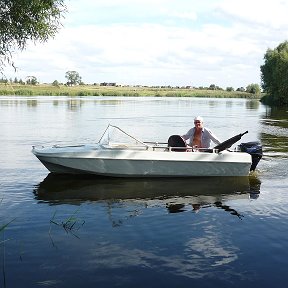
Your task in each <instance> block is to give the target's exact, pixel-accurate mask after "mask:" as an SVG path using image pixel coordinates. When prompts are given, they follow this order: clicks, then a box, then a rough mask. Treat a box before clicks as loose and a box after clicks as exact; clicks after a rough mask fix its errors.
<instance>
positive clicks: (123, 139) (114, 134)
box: [99, 124, 149, 147]
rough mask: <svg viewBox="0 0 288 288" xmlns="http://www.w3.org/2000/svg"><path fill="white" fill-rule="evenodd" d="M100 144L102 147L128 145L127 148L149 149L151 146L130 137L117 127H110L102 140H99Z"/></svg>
mask: <svg viewBox="0 0 288 288" xmlns="http://www.w3.org/2000/svg"><path fill="white" fill-rule="evenodd" d="M99 144H102V145H110V146H112V145H126V146H141V147H143V146H145V147H149V145H147V144H145V143H144V142H142V141H140V140H138V139H136V138H135V137H133V136H131V135H129V134H128V133H126V132H125V131H123V130H122V129H120V128H119V127H117V126H113V125H110V124H109V125H108V127H107V128H106V130H105V132H104V134H103V135H102V137H101V139H100V140H99Z"/></svg>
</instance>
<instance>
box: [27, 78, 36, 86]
mask: <svg viewBox="0 0 288 288" xmlns="http://www.w3.org/2000/svg"><path fill="white" fill-rule="evenodd" d="M26 78H27V80H26V83H27V84H28V85H37V84H38V81H37V78H36V77H35V76H28V77H26Z"/></svg>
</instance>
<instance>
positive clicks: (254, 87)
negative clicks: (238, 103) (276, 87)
mask: <svg viewBox="0 0 288 288" xmlns="http://www.w3.org/2000/svg"><path fill="white" fill-rule="evenodd" d="M246 92H247V93H251V94H257V95H258V94H260V93H261V89H260V86H259V85H258V84H254V83H253V84H249V85H248V86H247V87H246Z"/></svg>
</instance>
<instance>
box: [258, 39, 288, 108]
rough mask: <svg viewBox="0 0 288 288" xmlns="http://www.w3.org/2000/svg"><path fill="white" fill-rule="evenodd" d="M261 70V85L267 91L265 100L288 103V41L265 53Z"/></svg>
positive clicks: (277, 103)
mask: <svg viewBox="0 0 288 288" xmlns="http://www.w3.org/2000/svg"><path fill="white" fill-rule="evenodd" d="M260 70H261V86H262V88H263V90H264V92H266V93H267V97H266V98H265V99H266V100H265V102H270V103H273V104H276V105H283V104H284V105H287V104H288V41H285V42H283V43H281V44H280V45H278V46H277V47H276V48H275V49H268V50H267V52H266V54H265V55H264V64H263V65H262V66H261V67H260Z"/></svg>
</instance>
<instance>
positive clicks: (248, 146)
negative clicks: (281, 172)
mask: <svg viewBox="0 0 288 288" xmlns="http://www.w3.org/2000/svg"><path fill="white" fill-rule="evenodd" d="M239 148H240V150H241V151H242V152H246V153H248V154H250V155H251V157H252V164H251V167H250V171H254V170H255V169H256V166H257V165H258V163H259V161H260V159H261V158H262V155H263V152H262V145H261V144H260V143H259V142H247V143H241V144H240V145H239Z"/></svg>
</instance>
